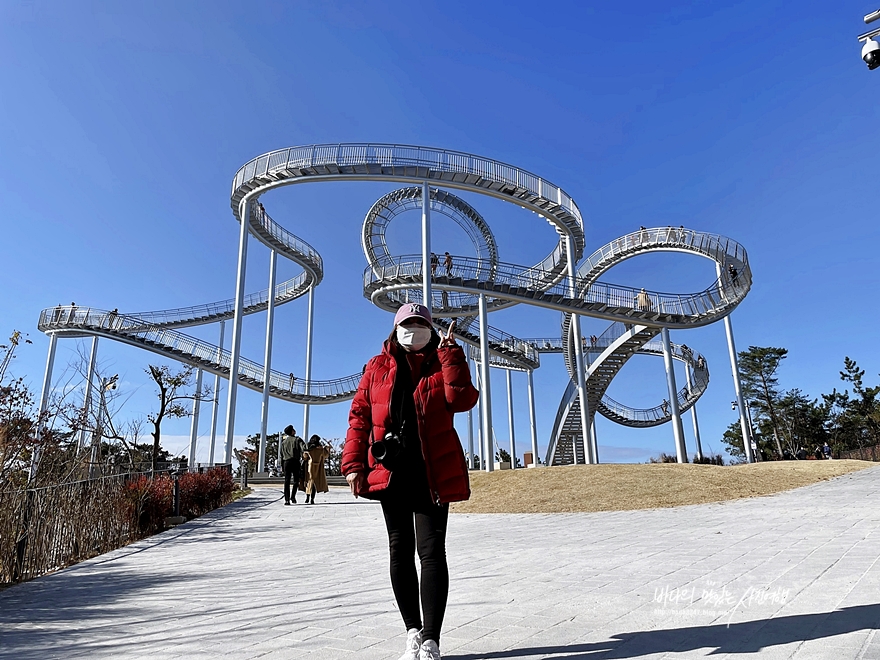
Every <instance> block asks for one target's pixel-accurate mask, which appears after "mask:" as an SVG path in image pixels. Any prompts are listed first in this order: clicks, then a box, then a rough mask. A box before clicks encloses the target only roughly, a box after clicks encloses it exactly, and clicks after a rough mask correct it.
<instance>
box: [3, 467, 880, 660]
mask: <svg viewBox="0 0 880 660" xmlns="http://www.w3.org/2000/svg"><path fill="white" fill-rule="evenodd" d="M584 469H589V468H586V467H585V468H584ZM878 496H880V468H873V469H870V470H865V471H862V472H859V473H856V474H853V475H848V476H844V477H840V478H838V479H835V480H833V481H831V482H825V483H821V484H817V485H814V486H810V487H807V488H803V489H800V490H797V491H792V492H789V493H783V494H780V495H775V496H772V497H765V498H758V499H753V500H741V501H738V502H731V503H725V504H711V505H701V506H691V507H683V508H678V509H659V510H653V511H632V512H619V513H593V514H558V515H491V516H489V515H482V516H481V515H467V516H465V515H455V516H452V519H451V520H450V538H449V544H448V553H449V561H450V568H451V572H452V576H453V578H452V588H451V597H450V603H449V608H448V611H447V618H446V623H445V625H444V636H443V639H442V649H443V651H444V654H445V655H444V657H445V658H448V659H450V660H452V659H458V660H480V659H484V658H485V659H490V660H496V659H499V660H500V659H513V660H530V659H537V658H552V659H554V660H563V659H564V660H575V659H579V660H580V659H584V660H586V659H590V660H592V659H595V658H643V659H644V658H652V659H653V658H697V657H700V658H701V657H705V656H710V655H711V656H712V657H714V658H718V660H721V659H722V658H737V659H739V658H745V657H760V658H772V659H776V658H797V659H798V660H809V659H813V658H815V659H833V660H844V659H847V658H864V659H866V660H872V659H880V639H878V638H877V637H876V636H875V629H876V628H877V627H878V625H880V589H878V587H880V565H878V556H880V497H878ZM319 500H320V501H319V503H318V504H317V505H315V506H308V507H307V506H304V505H302V504H300V505H298V506H290V507H285V506H283V505H282V504H281V502H280V492H279V491H278V490H277V489H275V488H262V489H259V490H257V492H255V493H254V494H253V495H252V496H250V497H247V498H245V499H244V500H241V501H240V502H237V503H235V504H233V505H231V506H229V507H226V508H225V509H223V510H221V511H216V512H214V513H213V514H210V515H208V516H205V517H203V518H201V519H199V520H196V521H193V522H191V523H188V524H186V525H183V526H181V527H179V528H177V529H175V530H173V531H170V532H166V533H164V534H161V535H158V536H155V537H153V538H151V539H148V540H145V541H141V542H139V543H135V544H133V545H130V546H128V547H126V548H123V549H121V550H117V551H115V552H111V553H109V554H107V555H104V556H102V557H98V558H96V559H94V560H91V561H87V562H83V563H82V564H79V565H77V566H74V567H72V568H70V569H67V570H64V571H61V572H59V573H57V574H55V575H51V576H48V577H45V578H41V579H39V580H35V581H33V582H30V583H27V584H23V585H19V586H16V587H13V588H11V589H7V590H6V591H3V592H0V659H2V660H12V659H15V660H32V659H33V660H37V659H39V660H45V659H47V658H65V659H68V658H71V659H73V658H113V659H121V658H124V659H125V660H139V659H144V660H146V659H149V660H164V659H166V658H175V659H176V658H186V659H188V660H189V659H201V658H206V659H207V658H236V659H238V660H248V659H251V658H261V659H264V660H288V659H299V658H302V659H304V660H334V659H337V658H338V659H343V658H345V659H348V658H351V659H354V658H357V659H359V660H360V659H363V660H373V659H377V660H378V659H380V658H381V659H386V658H388V659H391V660H396V658H397V657H398V655H399V653H400V651H401V649H402V646H403V643H402V630H401V628H402V624H401V622H400V619H399V615H398V613H397V610H396V608H395V604H394V601H393V596H392V594H391V588H390V584H389V580H388V576H387V572H388V569H387V556H386V553H387V549H386V539H385V536H384V527H383V523H382V519H381V511H380V509H379V507H378V505H376V504H374V503H370V502H364V501H360V500H359V501H357V502H355V501H353V500H352V499H351V498H350V496H349V495H348V494H347V493H346V492H344V491H342V490H341V489H340V490H334V491H333V492H331V493H329V494H328V495H325V496H324V497H322V498H319Z"/></svg>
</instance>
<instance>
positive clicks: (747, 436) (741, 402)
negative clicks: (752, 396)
mask: <svg viewBox="0 0 880 660" xmlns="http://www.w3.org/2000/svg"><path fill="white" fill-rule="evenodd" d="M724 330H725V331H726V332H727V351H728V353H729V354H730V371H731V373H732V374H733V389H734V391H735V392H736V405H737V408H738V409H739V426H740V429H741V430H742V436H743V447H744V448H745V450H746V461H748V462H749V463H754V462H755V455H754V453H753V452H752V441H753V439H754V437H755V436H754V434H753V433H752V427H751V425H750V424H749V419H748V411H747V410H746V402H745V399H744V398H743V393H742V385H741V384H740V382H739V362H738V361H737V357H736V345H735V344H734V342H733V324H731V322H730V315H729V314H728V315H727V316H725V317H724Z"/></svg>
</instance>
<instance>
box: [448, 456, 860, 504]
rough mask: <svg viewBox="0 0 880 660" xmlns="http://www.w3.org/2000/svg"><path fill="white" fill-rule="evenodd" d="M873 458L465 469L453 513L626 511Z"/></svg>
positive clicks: (752, 489) (764, 487) (710, 497)
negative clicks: (467, 479) (467, 476)
mask: <svg viewBox="0 0 880 660" xmlns="http://www.w3.org/2000/svg"><path fill="white" fill-rule="evenodd" d="M873 465H875V464H874V463H870V462H867V461H854V460H838V461H774V462H770V463H753V464H751V465H732V466H725V467H721V466H717V465H693V464H684V465H678V464H675V463H658V464H642V465H636V464H627V465H610V464H609V465H577V466H574V465H572V466H565V467H552V468H538V469H531V470H504V471H496V472H492V473H486V472H471V490H472V495H471V499H470V500H469V501H467V502H458V503H456V504H453V505H452V511H453V512H454V513H571V512H576V511H629V510H633V509H655V508H661V507H671V506H682V505H685V504H705V503H707V502H721V501H724V500H737V499H740V498H743V497H756V496H759V495H770V494H771V493H778V492H780V491H783V490H790V489H792V488H799V487H801V486H806V485H808V484H812V483H816V482H817V481H825V480H826V479H831V478H833V477H838V476H840V475H842V474H846V473H848V472H853V471H855V470H864V469H865V468H869V467H872V466H873Z"/></svg>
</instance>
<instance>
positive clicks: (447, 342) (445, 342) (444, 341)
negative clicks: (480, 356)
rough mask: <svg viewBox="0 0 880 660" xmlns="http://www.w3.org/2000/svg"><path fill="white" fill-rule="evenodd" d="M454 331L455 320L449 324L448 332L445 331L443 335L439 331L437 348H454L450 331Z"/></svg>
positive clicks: (453, 340) (453, 339) (454, 344)
mask: <svg viewBox="0 0 880 660" xmlns="http://www.w3.org/2000/svg"><path fill="white" fill-rule="evenodd" d="M453 330H455V319H452V321H451V322H450V323H449V330H447V331H446V334H443V331H442V330H441V331H440V345H439V346H437V348H445V347H447V346H456V343H455V337H454V336H453V334H452V331H453Z"/></svg>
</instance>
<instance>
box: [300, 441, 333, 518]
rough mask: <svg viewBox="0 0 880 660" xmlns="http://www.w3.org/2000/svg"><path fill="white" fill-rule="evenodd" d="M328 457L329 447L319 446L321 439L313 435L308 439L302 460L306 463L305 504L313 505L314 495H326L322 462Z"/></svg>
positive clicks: (326, 489) (325, 474)
mask: <svg viewBox="0 0 880 660" xmlns="http://www.w3.org/2000/svg"><path fill="white" fill-rule="evenodd" d="M329 456H330V447H327V446H325V445H322V444H321V438H319V437H318V436H317V435H313V436H312V437H311V438H309V445H308V448H307V449H306V453H305V455H304V458H305V459H306V461H307V462H308V467H307V468H306V471H305V473H306V474H305V476H306V479H307V481H306V504H314V503H315V493H326V492H327V491H328V490H330V489H329V488H327V472H326V471H325V470H324V461H326V460H327V458H328V457H329Z"/></svg>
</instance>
